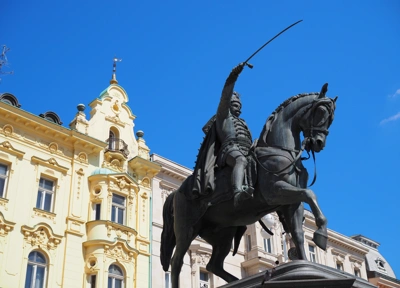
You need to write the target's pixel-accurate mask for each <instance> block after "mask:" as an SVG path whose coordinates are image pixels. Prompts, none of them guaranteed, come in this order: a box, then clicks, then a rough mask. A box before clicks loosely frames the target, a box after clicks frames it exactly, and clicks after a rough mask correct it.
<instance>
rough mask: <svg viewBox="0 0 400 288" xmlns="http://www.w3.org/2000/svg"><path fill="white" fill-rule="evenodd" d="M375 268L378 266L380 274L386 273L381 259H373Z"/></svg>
mask: <svg viewBox="0 0 400 288" xmlns="http://www.w3.org/2000/svg"><path fill="white" fill-rule="evenodd" d="M375 263H376V266H378V269H380V270H382V272H385V273H386V269H385V261H383V260H382V259H381V258H379V257H378V258H376V259H375Z"/></svg>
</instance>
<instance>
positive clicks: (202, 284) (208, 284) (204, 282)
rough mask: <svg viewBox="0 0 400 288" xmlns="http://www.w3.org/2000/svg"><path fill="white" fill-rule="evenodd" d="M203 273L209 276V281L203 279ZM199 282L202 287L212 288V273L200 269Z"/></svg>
mask: <svg viewBox="0 0 400 288" xmlns="http://www.w3.org/2000/svg"><path fill="white" fill-rule="evenodd" d="M202 273H203V274H205V275H207V278H208V280H207V281H204V280H201V278H200V276H201V274H202ZM199 284H200V288H211V275H210V273H208V272H206V271H203V270H200V273H199Z"/></svg>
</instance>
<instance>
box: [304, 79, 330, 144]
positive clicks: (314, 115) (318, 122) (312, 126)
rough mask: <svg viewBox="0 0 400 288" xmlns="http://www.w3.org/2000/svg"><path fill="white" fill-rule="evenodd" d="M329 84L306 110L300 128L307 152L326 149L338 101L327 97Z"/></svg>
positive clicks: (326, 84)
mask: <svg viewBox="0 0 400 288" xmlns="http://www.w3.org/2000/svg"><path fill="white" fill-rule="evenodd" d="M327 91H328V83H325V84H324V85H323V86H322V89H321V92H320V93H319V95H318V96H317V97H316V98H315V99H314V100H313V102H312V103H311V104H310V105H309V107H307V108H306V110H305V112H304V114H303V117H302V121H301V123H300V126H301V128H302V130H303V135H304V139H305V141H307V144H306V150H307V151H310V150H313V151H315V152H320V151H321V150H322V149H324V147H325V142H326V136H328V133H329V131H328V129H329V126H330V125H331V124H332V122H333V118H334V112H335V108H336V99H337V97H335V98H334V99H331V98H328V97H326V95H325V94H326V92H327Z"/></svg>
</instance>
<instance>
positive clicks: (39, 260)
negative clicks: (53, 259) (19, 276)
mask: <svg viewBox="0 0 400 288" xmlns="http://www.w3.org/2000/svg"><path fill="white" fill-rule="evenodd" d="M46 278H47V261H46V258H45V257H44V255H43V254H42V253H40V252H38V251H33V252H31V253H30V254H29V256H28V268H27V269H26V278H25V288H45V287H47V285H46Z"/></svg>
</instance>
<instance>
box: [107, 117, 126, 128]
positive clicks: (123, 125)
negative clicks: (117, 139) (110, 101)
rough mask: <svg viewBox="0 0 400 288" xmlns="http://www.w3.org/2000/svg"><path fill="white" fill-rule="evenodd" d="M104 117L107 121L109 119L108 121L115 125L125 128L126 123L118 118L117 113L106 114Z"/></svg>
mask: <svg viewBox="0 0 400 288" xmlns="http://www.w3.org/2000/svg"><path fill="white" fill-rule="evenodd" d="M105 119H106V120H107V121H110V122H112V123H114V124H116V125H119V126H121V127H122V128H125V125H126V124H125V123H124V122H122V121H121V119H119V117H118V115H115V116H106V117H105Z"/></svg>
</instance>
